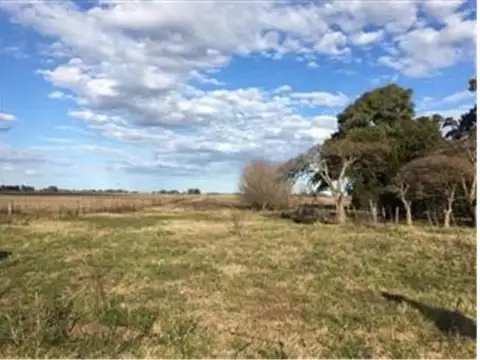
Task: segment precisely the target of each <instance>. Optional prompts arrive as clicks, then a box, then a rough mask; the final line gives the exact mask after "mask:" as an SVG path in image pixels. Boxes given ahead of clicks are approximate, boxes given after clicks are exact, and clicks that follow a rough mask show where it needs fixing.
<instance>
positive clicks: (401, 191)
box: [387, 167, 413, 226]
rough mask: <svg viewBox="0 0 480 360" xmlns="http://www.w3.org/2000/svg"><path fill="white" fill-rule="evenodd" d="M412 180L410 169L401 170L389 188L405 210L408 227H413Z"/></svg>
mask: <svg viewBox="0 0 480 360" xmlns="http://www.w3.org/2000/svg"><path fill="white" fill-rule="evenodd" d="M412 189H413V186H412V180H411V174H410V172H409V169H408V167H403V168H401V169H400V171H399V173H398V174H397V176H395V177H394V178H393V181H392V184H390V186H388V187H387V190H388V191H391V192H393V193H394V194H395V195H397V197H398V198H399V199H400V201H401V202H402V204H403V207H404V208H405V220H406V222H407V225H408V226H412V224H413V221H412V198H413V196H412Z"/></svg>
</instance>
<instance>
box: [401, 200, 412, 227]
mask: <svg viewBox="0 0 480 360" xmlns="http://www.w3.org/2000/svg"><path fill="white" fill-rule="evenodd" d="M400 200H401V201H402V204H403V207H404V208H405V220H406V222H407V226H412V224H413V221H412V202H411V201H408V200H407V199H405V197H402V198H401V199H400Z"/></svg>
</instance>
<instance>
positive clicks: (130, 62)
mask: <svg viewBox="0 0 480 360" xmlns="http://www.w3.org/2000/svg"><path fill="white" fill-rule="evenodd" d="M0 33H1V34H2V36H1V37H0V59H1V62H0V130H2V131H0V182H2V183H25V184H31V185H35V186H48V185H52V184H55V185H58V186H60V187H67V188H112V187H114V188H126V189H131V190H154V189H162V188H177V189H180V190H181V189H185V188H188V187H199V188H201V189H202V190H203V191H235V189H236V187H237V183H238V174H239V171H240V169H241V167H242V165H243V164H244V163H245V161H247V160H249V159H252V158H255V157H265V158H268V159H272V160H284V159H287V158H289V157H291V156H292V155H295V154H297V153H298V152H300V151H303V150H305V149H308V148H309V147H310V146H311V145H313V144H314V143H318V142H319V141H322V139H324V138H325V137H326V136H328V135H329V134H330V133H331V132H332V131H334V130H335V127H336V120H335V115H336V114H337V113H338V112H340V111H341V110H342V109H343V108H344V107H345V106H346V105H347V104H349V103H350V102H352V101H353V100H354V99H355V98H356V97H357V96H358V95H360V94H361V93H362V92H364V91H366V90H369V89H371V88H374V87H377V86H380V85H384V84H387V83H389V82H392V81H394V82H397V83H398V84H400V85H401V86H405V87H410V88H412V89H414V91H415V103H416V110H417V114H425V113H433V112H439V113H443V114H445V115H454V116H456V115H458V114H459V113H461V112H463V111H465V110H466V109H468V108H469V107H471V105H472V103H473V102H474V101H475V100H474V97H473V96H472V95H471V94H469V93H468V91H466V88H467V82H468V79H469V78H470V77H471V76H472V75H474V74H475V54H476V6H475V1H473V0H468V1H467V0H464V1H462V0H450V1H449V0H440V1H436V0H435V1H428V0H396V1H390V0H374V1H372V0H364V1H361V0H338V1H335V0H334V1H315V2H314V1H308V2H306V1H303V2H298V1H285V0H282V1H254V0H243V1H225V0H224V1H221V0H218V1H208V0H203V1H193V0H191V1H153V0H141V1H136V0H129V1H125V0H123V1H120V0H118V1H117V0H98V1H84V0H78V1H76V2H74V1H69V0H64V1H48V0H46V1H39V0H35V1H31V2H29V1H23V0H22V1H9V0H0ZM7 129H8V130H7Z"/></svg>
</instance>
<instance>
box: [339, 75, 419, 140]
mask: <svg viewBox="0 0 480 360" xmlns="http://www.w3.org/2000/svg"><path fill="white" fill-rule="evenodd" d="M412 96H413V91H412V90H411V89H403V88H401V87H400V86H398V85H396V84H389V85H387V86H384V87H380V88H377V89H373V90H371V91H368V92H365V93H364V94H363V95H362V96H360V97H359V98H358V99H357V100H355V102H354V103H353V104H351V105H349V106H347V108H346V109H345V110H344V111H343V112H341V113H340V114H339V115H338V116H337V122H338V129H339V131H338V135H340V134H344V133H346V132H348V131H349V130H351V129H354V128H362V127H363V128H365V127H367V128H371V127H375V126H379V125H380V126H392V125H394V124H396V123H398V122H403V121H408V120H411V119H412V118H413V117H414V115H415V111H414V106H413V100H412ZM338 135H337V136H338Z"/></svg>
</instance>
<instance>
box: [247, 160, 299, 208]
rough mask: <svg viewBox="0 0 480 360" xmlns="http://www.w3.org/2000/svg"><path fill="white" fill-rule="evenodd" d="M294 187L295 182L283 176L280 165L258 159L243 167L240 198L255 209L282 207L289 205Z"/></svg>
mask: <svg viewBox="0 0 480 360" xmlns="http://www.w3.org/2000/svg"><path fill="white" fill-rule="evenodd" d="M292 187H293V184H292V183H291V182H290V181H288V180H286V179H285V177H284V176H282V174H281V172H280V168H279V165H277V164H275V163H272V162H268V161H264V160H256V161H252V162H250V163H248V164H247V165H246V166H245V168H244V169H243V172H242V177H241V180H240V186H239V190H240V198H241V200H242V202H244V203H245V204H247V205H248V206H250V207H251V208H253V209H255V210H277V209H282V208H286V207H288V205H289V202H290V194H291V192H292Z"/></svg>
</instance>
